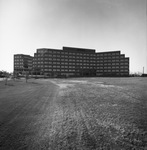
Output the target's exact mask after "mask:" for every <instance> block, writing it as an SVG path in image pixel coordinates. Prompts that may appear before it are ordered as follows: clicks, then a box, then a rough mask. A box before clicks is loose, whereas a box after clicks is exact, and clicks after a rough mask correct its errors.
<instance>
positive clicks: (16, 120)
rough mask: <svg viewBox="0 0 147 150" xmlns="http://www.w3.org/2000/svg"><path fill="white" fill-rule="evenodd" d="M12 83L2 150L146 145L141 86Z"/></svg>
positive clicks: (2, 95)
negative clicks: (134, 88)
mask: <svg viewBox="0 0 147 150" xmlns="http://www.w3.org/2000/svg"><path fill="white" fill-rule="evenodd" d="M11 82H12V83H9V84H10V85H9V86H3V85H0V149H2V150H3V149H4V150H5V149H6V150H9V149H14V150H17V149H29V150H41V149H42V150H47V149H48V150H61V149H63V150H65V149H67V150H69V149H72V150H73V149H78V150H91V149H98V150H99V149H104V150H105V149H106V150H107V149H112V150H115V149H116V150H118V149H122V150H126V149H133V148H134V149H137V150H139V149H140V150H143V149H144V148H145V147H146V145H145V143H146V142H147V129H146V125H147V122H146V116H147V111H146V110H147V107H146V106H145V105H144V106H143V103H144V104H146V102H145V98H146V96H147V95H146V93H140V92H139V91H138V90H139V88H138V89H137V90H136V91H138V92H136V91H133V90H132V89H131V88H130V87H129V86H125V85H123V86H120V85H111V84H105V83H104V82H100V81H99V82H98V81H97V82H96V81H95V80H91V81H88V80H56V79H55V80H54V79H52V80H51V79H50V80H36V81H35V80H29V82H28V83H27V84H26V83H25V81H21V80H20V81H15V82H14V83H13V81H11ZM144 86H145V88H146V85H144ZM144 86H143V87H141V88H144ZM141 88H140V91H142V90H141ZM143 94H144V95H143ZM142 95H143V96H142ZM141 121H142V123H141V124H140V122H141Z"/></svg>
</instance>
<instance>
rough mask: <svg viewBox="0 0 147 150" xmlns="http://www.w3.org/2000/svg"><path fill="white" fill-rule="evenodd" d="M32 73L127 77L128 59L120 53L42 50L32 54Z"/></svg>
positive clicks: (79, 49) (66, 49)
mask: <svg viewBox="0 0 147 150" xmlns="http://www.w3.org/2000/svg"><path fill="white" fill-rule="evenodd" d="M33 71H34V72H36V74H42V75H48V76H129V58H128V57H125V55H124V54H121V52H120V51H111V52H110V51H109V52H95V50H94V49H83V48H73V47H63V50H60V49H47V48H42V49H37V52H36V53H35V54H34V58H33Z"/></svg>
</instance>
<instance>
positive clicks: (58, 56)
mask: <svg viewBox="0 0 147 150" xmlns="http://www.w3.org/2000/svg"><path fill="white" fill-rule="evenodd" d="M45 56H47V57H45ZM52 57H54V58H76V59H119V58H125V57H124V55H119V56H111V57H110V56H109V57H108V56H106V57H104V56H102V57H96V56H95V57H90V56H87V57H85V56H79V55H77V56H76V55H75V56H74V55H71V56H70V55H44V56H42V55H35V58H52Z"/></svg>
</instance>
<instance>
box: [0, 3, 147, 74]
mask: <svg viewBox="0 0 147 150" xmlns="http://www.w3.org/2000/svg"><path fill="white" fill-rule="evenodd" d="M146 7H147V5H146V0H0V52H1V53H0V70H7V71H13V55H14V54H29V55H32V56H33V55H34V53H35V51H36V49H37V48H55V49H56V48H57V49H62V47H63V46H73V47H80V48H92V49H96V51H97V52H104V51H114V50H121V53H123V54H125V55H126V56H127V57H130V72H138V71H139V72H142V71H143V67H145V71H146V73H147V44H146V42H147V30H146V27H147V13H146Z"/></svg>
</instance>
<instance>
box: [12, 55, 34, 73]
mask: <svg viewBox="0 0 147 150" xmlns="http://www.w3.org/2000/svg"><path fill="white" fill-rule="evenodd" d="M32 60H33V57H32V56H30V55H24V54H16V55H14V72H15V73H16V74H26V71H27V73H29V74H31V71H32Z"/></svg>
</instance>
